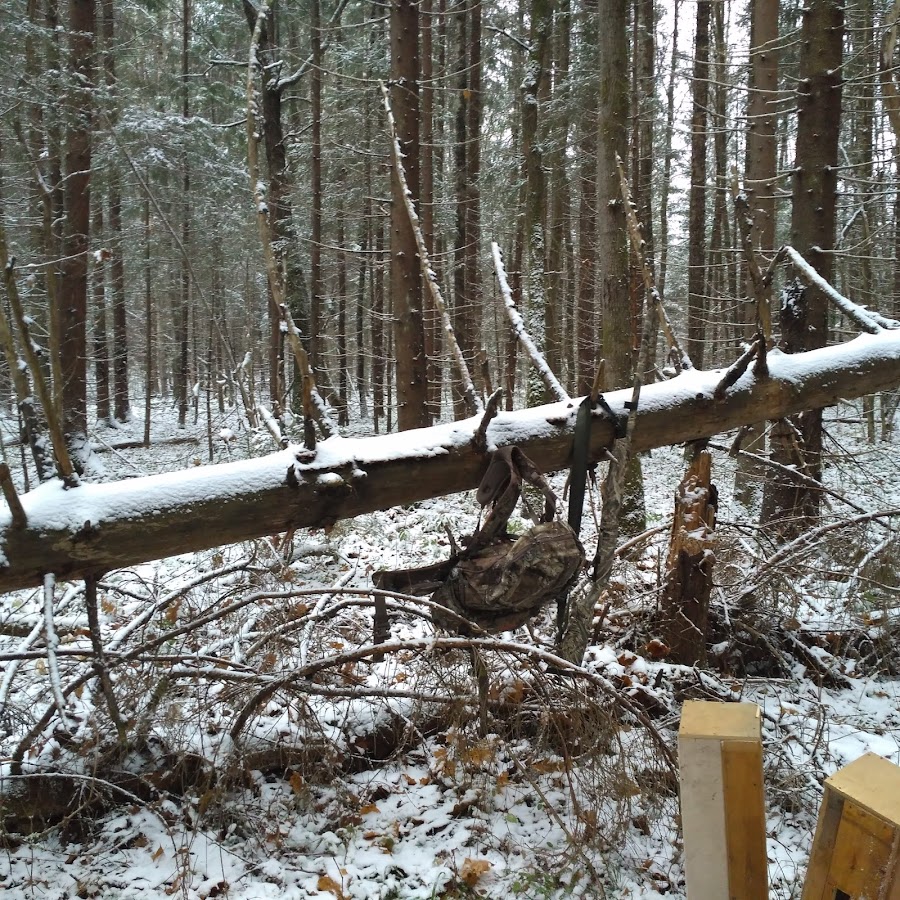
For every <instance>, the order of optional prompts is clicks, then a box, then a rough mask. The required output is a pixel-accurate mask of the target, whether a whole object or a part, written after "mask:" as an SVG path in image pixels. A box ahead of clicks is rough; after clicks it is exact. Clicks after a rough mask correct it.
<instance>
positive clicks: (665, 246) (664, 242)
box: [659, 0, 681, 297]
mask: <svg viewBox="0 0 900 900" xmlns="http://www.w3.org/2000/svg"><path fill="white" fill-rule="evenodd" d="M680 4H681V0H675V3H674V7H673V9H672V48H671V50H672V53H671V62H670V65H669V80H668V83H667V86H666V132H665V139H664V141H663V171H662V179H661V181H660V185H659V293H660V294H661V295H662V296H663V297H665V295H666V270H667V268H668V253H669V189H670V187H671V184H672V158H673V156H674V153H673V150H672V138H673V136H674V133H675V73H676V72H677V70H678V10H679V6H680Z"/></svg>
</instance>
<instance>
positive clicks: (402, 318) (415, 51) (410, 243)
mask: <svg viewBox="0 0 900 900" xmlns="http://www.w3.org/2000/svg"><path fill="white" fill-rule="evenodd" d="M390 43H391V108H392V109H393V112H394V119H395V121H396V123H397V139H398V142H399V144H400V151H401V153H402V154H403V159H404V166H405V169H406V182H407V185H408V186H409V190H410V191H411V192H412V199H413V202H414V203H416V204H418V201H419V199H420V197H421V180H420V174H419V7H418V5H417V3H416V2H415V0H391V8H390ZM401 190H402V188H401V187H400V178H399V175H398V174H397V173H394V174H393V177H392V178H391V197H392V202H391V303H392V305H393V317H394V345H395V349H396V353H397V356H396V360H397V365H396V372H397V427H398V428H399V429H400V430H401V431H405V430H407V429H409V428H420V427H422V426H424V425H426V424H427V422H428V410H427V399H428V398H427V373H426V366H425V329H424V322H423V319H422V277H421V271H420V268H419V259H418V253H417V250H416V240H415V235H414V233H413V229H412V223H411V222H410V220H409V216H408V215H407V213H406V208H405V205H404V198H403V195H402V193H401Z"/></svg>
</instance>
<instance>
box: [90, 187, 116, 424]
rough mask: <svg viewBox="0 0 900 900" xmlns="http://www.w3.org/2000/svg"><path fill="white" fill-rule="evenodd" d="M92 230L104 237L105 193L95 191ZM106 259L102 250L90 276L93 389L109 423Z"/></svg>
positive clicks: (99, 417)
mask: <svg viewBox="0 0 900 900" xmlns="http://www.w3.org/2000/svg"><path fill="white" fill-rule="evenodd" d="M91 229H92V231H91V233H92V235H93V236H94V240H95V241H96V242H97V243H99V242H100V241H102V240H103V197H102V196H101V195H99V193H98V192H97V191H95V192H94V215H93V222H92V223H91ZM105 262H106V260H105V259H104V252H103V251H102V250H101V251H100V252H98V253H97V255H96V256H95V257H94V265H93V271H92V272H91V277H92V280H93V282H94V303H93V307H94V309H93V314H94V315H93V318H94V354H93V355H94V389H95V391H96V407H97V422H98V423H100V424H102V425H109V424H110V418H111V416H110V404H109V394H110V392H109V343H108V336H107V333H106V265H105Z"/></svg>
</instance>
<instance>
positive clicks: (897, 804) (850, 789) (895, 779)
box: [825, 753, 900, 825]
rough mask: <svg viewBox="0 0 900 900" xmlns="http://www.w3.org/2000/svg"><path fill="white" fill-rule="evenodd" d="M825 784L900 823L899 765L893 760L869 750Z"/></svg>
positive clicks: (874, 813)
mask: <svg viewBox="0 0 900 900" xmlns="http://www.w3.org/2000/svg"><path fill="white" fill-rule="evenodd" d="M825 784H826V786H827V787H829V788H831V790H833V791H837V792H838V793H839V794H841V795H842V796H844V797H851V798H852V799H853V801H854V803H856V805H857V806H861V807H862V808H863V809H866V810H868V811H869V812H870V813H872V814H873V815H876V816H879V817H880V818H882V819H884V820H885V821H887V822H893V823H895V824H897V825H900V767H898V766H895V765H894V764H893V763H892V762H888V761H887V760H886V759H882V758H881V757H880V756H877V755H876V754H874V753H866V754H865V756H861V757H860V758H859V759H857V760H856V761H855V762H852V763H850V765H849V766H844V768H843V769H841V770H840V771H839V772H835V774H834V775H832V776H831V778H829V779H828V780H827V781H826V782H825Z"/></svg>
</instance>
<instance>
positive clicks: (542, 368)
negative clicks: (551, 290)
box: [491, 241, 569, 400]
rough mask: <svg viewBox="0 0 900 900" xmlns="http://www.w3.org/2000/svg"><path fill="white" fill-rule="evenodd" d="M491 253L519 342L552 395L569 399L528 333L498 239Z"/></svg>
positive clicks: (560, 398) (507, 310) (493, 242)
mask: <svg viewBox="0 0 900 900" xmlns="http://www.w3.org/2000/svg"><path fill="white" fill-rule="evenodd" d="M491 255H492V256H493V258H494V270H495V271H496V273H497V281H498V282H499V283H500V293H501V294H502V296H503V303H504V305H505V306H506V312H507V313H508V315H509V320H510V322H512V327H513V331H515V333H516V337H517V338H518V339H519V343H520V344H521V345H522V347H523V348H524V349H525V352H526V353H527V354H528V358H529V359H530V360H531V363H532V365H533V366H534V368H535V370H536V371H537V373H538V375H539V376H540V379H541V381H543V382H544V386H545V387H546V388H547V390H548V391H549V392H550V394H551V396H553V397H556V399H557V400H568V399H569V395H568V394H567V393H566V389H565V388H564V387H563V386H562V385H561V384H560V383H559V380H558V379H557V377H556V376H555V375H554V374H553V371H552V370H551V369H550V366H548V365H547V360H545V359H544V357H543V354H542V353H541V351H540V350H538V348H537V345H536V344H535V343H534V341H533V340H532V338H531V335H530V334H529V333H528V329H527V328H526V327H525V322H524V320H523V319H522V316H521V315H520V313H519V310H518V309H516V301H515V300H513V295H512V291H511V290H510V287H509V282H508V281H507V279H506V270H505V269H504V268H503V254H502V253H501V251H500V247H499V246H498V245H497V242H496V241H491Z"/></svg>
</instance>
